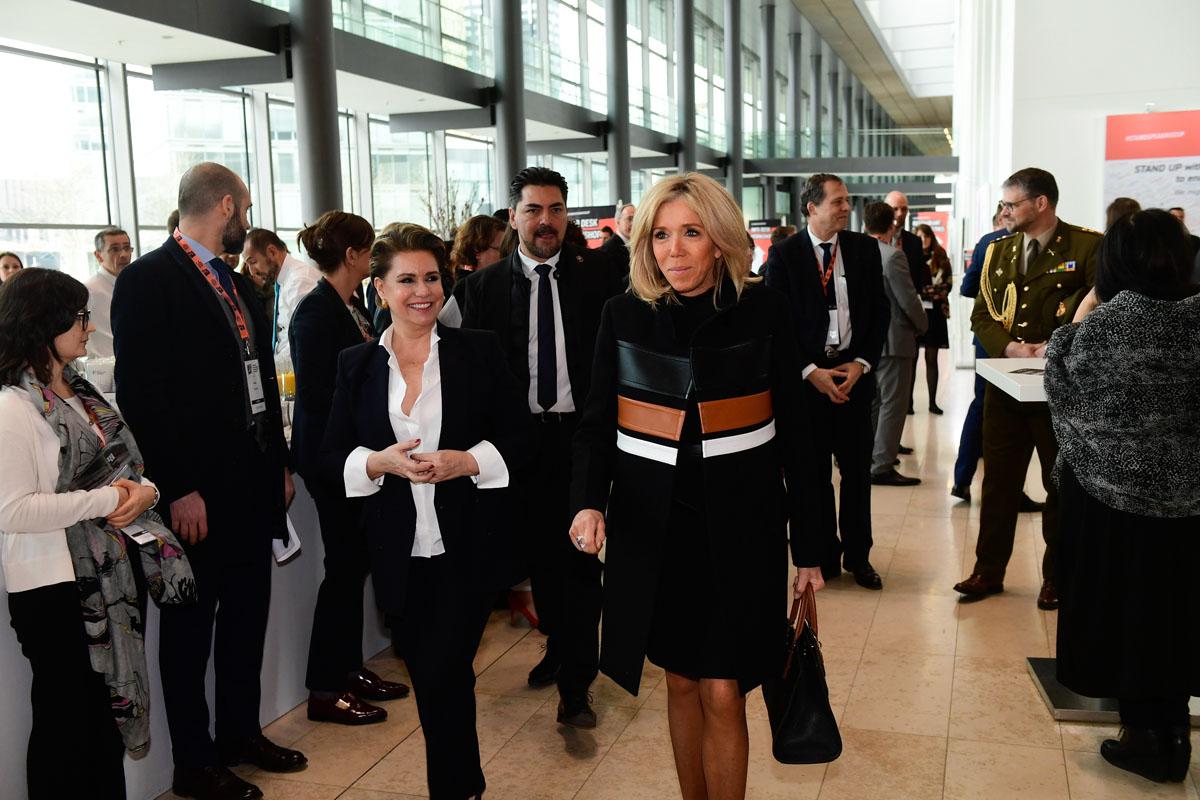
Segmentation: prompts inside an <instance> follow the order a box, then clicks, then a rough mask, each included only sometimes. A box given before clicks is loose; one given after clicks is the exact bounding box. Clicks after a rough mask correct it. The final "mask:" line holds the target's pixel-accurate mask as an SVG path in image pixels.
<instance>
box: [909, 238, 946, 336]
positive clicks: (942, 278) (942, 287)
mask: <svg viewBox="0 0 1200 800" xmlns="http://www.w3.org/2000/svg"><path fill="white" fill-rule="evenodd" d="M928 263H929V271H930V274H931V275H932V278H931V281H932V282H931V283H930V284H929V286H926V287H925V289H924V290H923V291H922V293H921V294H922V297H921V299H923V300H930V301H932V302H933V308H927V309H925V315H926V316H927V317H928V318H929V327H928V328H927V329H926V330H925V333H922V334H921V335H920V336H918V337H917V342H918V343H920V345H921V346H922V347H929V348H934V349H939V350H944V349H946V348H948V347H949V346H950V331H949V326H948V325H947V324H946V319H947V318H948V316H949V313H950V300H949V295H950V289H951V288H952V281H951V279H950V273H949V270H946V271H945V272H943V271H942V270H939V269H936V268H935V259H934V258H933V256H932V254H930V256H929V259H928Z"/></svg>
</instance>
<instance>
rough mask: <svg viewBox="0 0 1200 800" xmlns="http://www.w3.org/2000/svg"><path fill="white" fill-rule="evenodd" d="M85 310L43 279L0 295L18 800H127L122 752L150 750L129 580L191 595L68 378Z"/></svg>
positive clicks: (106, 410) (181, 565) (133, 469)
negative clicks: (23, 744) (28, 675)
mask: <svg viewBox="0 0 1200 800" xmlns="http://www.w3.org/2000/svg"><path fill="white" fill-rule="evenodd" d="M87 300H88V293H87V289H86V288H85V287H84V286H83V284H82V283H80V282H79V281H77V280H75V279H74V278H71V277H69V276H67V275H65V274H63V273H61V272H56V271H53V270H44V269H27V270H22V271H21V273H19V274H17V275H15V276H13V278H12V279H10V280H9V281H6V282H5V284H4V286H3V289H0V387H2V388H0V442H2V443H3V446H2V447H0V560H2V563H3V571H4V581H5V585H6V587H7V590H8V605H9V612H10V615H11V618H12V626H13V628H14V629H15V630H16V633H17V638H18V639H19V640H20V643H21V648H22V651H23V652H24V654H25V656H26V657H27V658H28V659H29V661H30V665H31V667H32V669H33V689H32V692H31V695H32V696H31V701H32V710H33V728H32V731H31V733H30V738H29V757H28V762H27V765H28V775H27V782H28V786H29V796H30V798H43V797H45V798H62V797H74V796H92V797H105V798H110V797H117V798H123V797H124V796H125V776H124V765H123V755H124V752H125V750H127V749H128V750H130V751H137V750H140V749H142V748H144V747H145V746H146V744H147V743H148V741H149V715H148V711H147V704H148V692H149V681H148V678H147V675H146V659H145V652H144V648H143V641H142V634H143V631H144V621H143V609H142V601H141V600H140V599H139V594H140V592H139V588H138V586H139V584H138V578H135V575H139V573H140V575H141V577H142V578H143V579H144V583H142V584H141V586H142V587H143V588H145V589H148V590H149V592H150V594H151V595H153V596H154V598H155V600H157V601H158V602H187V601H188V600H190V599H192V597H193V596H194V589H193V586H192V583H191V575H190V570H189V569H188V566H187V562H186V559H185V558H184V557H183V555H182V550H181V549H180V548H179V544H178V541H176V540H175V538H174V536H173V534H171V532H170V531H169V530H168V529H166V528H165V527H164V526H163V525H162V524H161V520H159V519H158V517H157V516H155V515H154V514H153V513H152V512H150V511H149V509H150V508H151V507H152V506H153V505H154V503H155V502H156V499H157V495H158V492H157V490H156V489H155V488H154V485H153V484H151V483H150V482H149V481H146V480H144V479H142V477H141V457H140V455H139V453H138V451H137V445H136V443H135V442H134V441H133V437H132V436H131V435H130V433H129V429H128V428H127V427H126V426H125V424H124V422H123V421H122V420H121V417H120V415H119V414H117V413H116V411H115V410H114V409H112V407H111V406H110V405H109V404H108V403H107V402H106V401H105V400H104V398H103V396H102V395H100V393H99V392H97V391H96V390H95V389H94V388H93V387H92V386H91V385H90V384H88V383H87V381H85V380H84V379H83V378H82V377H81V376H79V375H78V374H76V373H75V372H74V370H72V369H71V367H70V366H69V364H70V362H71V361H72V360H74V359H76V358H78V357H80V356H82V355H84V354H85V353H86V349H87V340H88V335H89V334H90V333H91V332H92V331H94V330H95V326H94V325H91V324H90V320H89V317H90V314H89V312H88V311H87V308H86V306H87ZM134 536H136V537H137V539H134V538H132V537H134ZM134 541H138V542H139V543H138V544H131V542H134ZM127 549H128V552H127ZM131 557H132V558H131ZM135 562H136V566H135Z"/></svg>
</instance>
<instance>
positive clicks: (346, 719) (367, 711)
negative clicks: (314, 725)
mask: <svg viewBox="0 0 1200 800" xmlns="http://www.w3.org/2000/svg"><path fill="white" fill-rule="evenodd" d="M308 718H309V719H311V720H312V721H313V722H336V723H337V724H339V725H370V724H371V723H373V722H383V721H384V720H385V719H387V711H386V710H385V709H382V708H380V707H379V706H373V705H371V704H370V703H367V702H364V701H362V700H359V699H358V698H357V697H356V696H355V695H354V692H342V693H341V695H339V696H337V697H333V698H324V697H309V698H308Z"/></svg>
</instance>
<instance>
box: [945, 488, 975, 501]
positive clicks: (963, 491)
mask: <svg viewBox="0 0 1200 800" xmlns="http://www.w3.org/2000/svg"><path fill="white" fill-rule="evenodd" d="M950 495H951V496H952V497H957V498H958V499H959V500H964V501H966V502H968V503H969V502H971V487H970V486H958V485H955V486H952V487H950Z"/></svg>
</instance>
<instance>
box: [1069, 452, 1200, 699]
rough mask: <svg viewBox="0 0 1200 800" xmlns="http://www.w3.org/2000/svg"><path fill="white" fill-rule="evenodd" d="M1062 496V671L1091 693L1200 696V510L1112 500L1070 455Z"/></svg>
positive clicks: (1078, 688) (1142, 696)
mask: <svg viewBox="0 0 1200 800" xmlns="http://www.w3.org/2000/svg"><path fill="white" fill-rule="evenodd" d="M1059 498H1060V502H1061V503H1062V506H1061V508H1062V525H1061V532H1060V543H1059V551H1058V552H1059V555H1058V566H1057V583H1058V590H1059V597H1060V599H1061V601H1062V607H1061V608H1060V609H1059V612H1058V615H1059V616H1058V679H1059V680H1060V681H1061V682H1062V683H1063V684H1064V685H1065V686H1067V687H1068V688H1070V689H1073V690H1075V691H1076V692H1078V693H1080V694H1083V695H1087V696H1089V697H1119V698H1122V699H1127V700H1138V699H1157V698H1164V697H1171V696H1179V695H1189V696H1196V695H1200V590H1197V588H1196V585H1195V581H1196V575H1197V572H1198V571H1200V517H1187V518H1181V519H1165V518H1160V517H1146V516H1139V515H1135V514H1128V513H1125V512H1123V511H1118V510H1116V509H1113V508H1111V507H1109V506H1107V505H1105V504H1104V503H1101V502H1100V501H1098V500H1096V499H1094V498H1093V497H1091V496H1090V495H1089V494H1088V493H1087V492H1086V491H1085V490H1084V489H1083V487H1082V486H1081V485H1080V484H1079V481H1078V480H1077V479H1076V477H1075V473H1074V472H1073V471H1072V469H1071V467H1070V465H1069V464H1066V463H1065V462H1064V463H1063V465H1062V469H1061V476H1060V479H1059Z"/></svg>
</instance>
